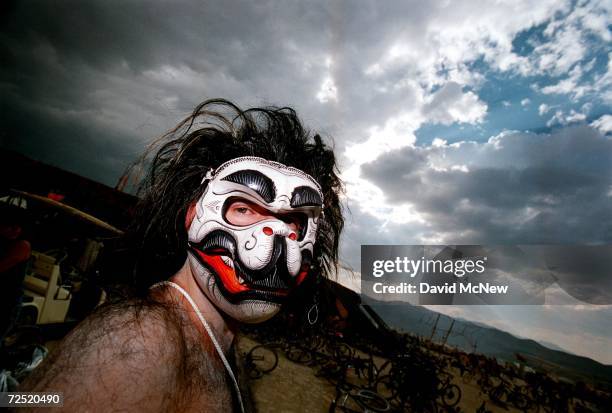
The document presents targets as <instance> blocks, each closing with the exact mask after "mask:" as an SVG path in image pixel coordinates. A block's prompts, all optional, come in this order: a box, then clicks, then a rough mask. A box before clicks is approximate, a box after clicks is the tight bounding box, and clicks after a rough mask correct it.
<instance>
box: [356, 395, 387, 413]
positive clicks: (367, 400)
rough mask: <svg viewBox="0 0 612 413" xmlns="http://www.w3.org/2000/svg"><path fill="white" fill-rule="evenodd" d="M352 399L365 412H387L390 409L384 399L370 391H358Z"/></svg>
mask: <svg viewBox="0 0 612 413" xmlns="http://www.w3.org/2000/svg"><path fill="white" fill-rule="evenodd" d="M353 398H354V399H355V400H356V401H357V403H359V404H360V405H361V406H363V407H364V408H365V409H366V411H373V412H387V411H389V409H390V406H389V402H388V401H387V400H385V398H384V397H382V396H380V395H379V394H377V393H375V392H373V391H370V390H359V392H357V394H356V395H354V396H353Z"/></svg>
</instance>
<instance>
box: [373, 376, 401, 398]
mask: <svg viewBox="0 0 612 413" xmlns="http://www.w3.org/2000/svg"><path fill="white" fill-rule="evenodd" d="M374 390H376V393H377V394H379V395H381V396H382V397H384V398H385V399H387V400H391V399H395V397H397V393H398V391H397V383H396V382H395V381H394V380H393V378H392V377H391V376H389V375H386V376H381V377H379V378H378V379H377V380H376V382H375V383H374Z"/></svg>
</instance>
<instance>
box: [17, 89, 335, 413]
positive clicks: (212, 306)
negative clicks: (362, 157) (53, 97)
mask: <svg viewBox="0 0 612 413" xmlns="http://www.w3.org/2000/svg"><path fill="white" fill-rule="evenodd" d="M161 145H162V146H161V148H160V149H159V150H158V151H157V153H156V154H155V156H154V157H153V160H152V162H151V164H150V169H149V173H148V176H147V178H146V179H145V180H144V184H143V185H142V187H141V199H142V201H141V202H140V204H139V206H138V208H137V213H136V218H135V222H134V225H133V226H132V228H131V231H130V236H129V240H130V244H131V245H132V248H133V251H134V256H135V267H134V277H133V280H132V282H131V286H132V287H133V288H132V291H133V293H132V294H131V295H130V298H127V299H125V300H122V301H121V302H119V303H115V304H112V305H109V306H107V307H105V308H102V309H100V310H98V311H97V312H96V313H94V314H93V315H92V316H90V317H88V318H87V319H86V320H84V321H83V322H82V323H81V324H80V325H79V326H78V327H77V328H75V330H74V331H72V332H71V333H70V334H69V335H68V336H67V337H66V338H65V339H64V341H63V342H62V343H61V345H60V346H59V348H58V349H57V350H56V351H55V352H53V353H52V354H51V355H50V356H49V358H48V359H47V360H46V361H45V362H44V363H43V365H41V367H40V368H39V369H38V370H37V371H35V372H34V373H33V375H32V376H31V377H30V378H29V379H28V380H27V382H26V383H24V384H23V386H22V387H21V388H20V390H23V391H26V390H27V391H61V392H63V394H64V406H65V407H66V408H67V409H68V410H71V411H114V410H122V411H130V412H131V411H146V412H151V411H164V412H166V411H227V410H231V409H234V410H236V411H240V410H241V409H242V403H241V398H240V394H239V389H238V388H237V386H236V385H235V376H234V373H233V371H232V368H231V366H230V365H229V363H228V362H227V358H226V354H227V352H228V350H229V349H230V347H231V345H232V341H233V338H234V335H235V333H236V331H237V329H238V326H239V325H240V323H257V322H261V321H264V320H267V319H269V318H270V317H272V316H274V315H275V314H276V313H277V312H278V311H279V309H280V307H281V305H282V304H283V303H284V302H286V301H287V300H288V299H289V298H290V297H291V294H292V293H293V292H294V291H295V289H296V288H297V287H298V286H299V285H300V284H301V283H302V282H303V281H304V280H305V279H306V278H308V277H318V276H324V277H325V276H329V275H330V274H331V273H332V271H333V270H334V269H335V265H336V262H337V255H338V239H339V235H340V232H341V230H342V226H343V219H342V214H341V209H340V202H339V193H340V192H341V189H342V188H341V182H340V180H339V178H338V176H337V174H336V171H337V169H336V165H335V158H334V154H333V152H332V150H331V149H330V148H329V147H328V146H326V145H325V144H324V143H323V142H322V140H321V138H320V137H319V136H318V135H315V136H314V137H312V136H311V135H310V134H309V133H308V132H307V131H306V130H304V128H303V127H302V125H301V123H300V121H299V119H298V117H297V116H296V114H295V112H294V111H293V110H292V109H289V108H280V109H279V108H263V109H261V108H256V109H249V110H246V111H243V110H241V109H239V108H238V107H236V106H235V105H233V104H232V103H230V102H227V101H224V100H212V101H207V102H204V103H202V104H200V105H199V106H198V107H197V108H196V109H195V110H194V112H193V114H192V115H191V116H189V117H188V118H187V119H185V120H184V121H183V122H181V123H180V124H179V125H178V126H177V127H176V128H175V129H173V130H172V131H170V132H169V133H168V134H167V135H166V136H165V138H164V139H163V141H162V143H161Z"/></svg>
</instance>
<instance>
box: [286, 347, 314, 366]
mask: <svg viewBox="0 0 612 413" xmlns="http://www.w3.org/2000/svg"><path fill="white" fill-rule="evenodd" d="M285 355H286V356H287V358H288V359H289V360H291V361H293V362H295V363H300V364H309V363H310V362H312V358H313V357H312V353H311V352H310V351H309V350H304V349H301V348H299V347H292V348H290V349H287V351H286V352H285Z"/></svg>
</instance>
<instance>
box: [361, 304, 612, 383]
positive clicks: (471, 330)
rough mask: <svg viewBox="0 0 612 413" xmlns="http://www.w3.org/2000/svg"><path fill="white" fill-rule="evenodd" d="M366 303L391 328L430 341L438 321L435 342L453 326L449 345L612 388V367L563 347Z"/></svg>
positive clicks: (420, 311) (421, 310)
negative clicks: (521, 359) (554, 347)
mask: <svg viewBox="0 0 612 413" xmlns="http://www.w3.org/2000/svg"><path fill="white" fill-rule="evenodd" d="M364 303H367V304H369V305H370V306H371V307H372V308H373V309H374V310H375V311H376V312H377V313H378V314H379V315H380V317H381V318H382V319H383V320H384V321H385V322H386V323H387V324H388V325H389V326H390V327H392V328H395V329H398V330H401V331H405V332H408V333H412V334H416V335H419V336H422V337H426V338H429V337H431V335H432V332H433V327H434V324H435V323H436V319H437V325H436V329H435V334H434V335H433V340H434V341H436V342H441V341H443V339H444V336H445V335H446V332H447V331H448V330H449V328H450V326H451V324H453V328H452V330H451V333H450V334H449V336H448V339H447V344H448V345H450V346H453V347H457V348H460V349H462V350H464V351H466V352H474V351H475V352H477V353H481V354H484V355H487V356H492V357H495V358H497V359H501V360H505V361H516V353H519V354H520V355H521V356H522V357H524V358H525V359H526V360H527V364H528V365H529V366H531V367H533V368H535V369H540V370H542V369H543V370H546V371H548V372H552V373H555V374H556V375H558V376H560V377H565V378H567V379H570V380H573V381H579V380H582V381H588V382H595V383H599V384H600V385H604V386H605V387H607V388H612V366H608V365H604V364H601V363H599V362H597V361H595V360H592V359H590V358H588V357H583V356H578V355H575V354H569V353H567V352H565V351H563V350H561V349H560V348H559V349H552V348H549V347H547V346H544V345H542V344H540V343H538V342H536V341H534V340H531V339H526V338H519V337H515V336H513V335H512V334H510V333H507V332H505V331H501V330H499V329H496V328H493V327H489V326H486V325H484V324H481V323H474V322H470V321H467V320H463V319H458V318H457V319H453V318H452V317H448V316H446V315H442V314H439V313H437V312H435V311H431V310H429V309H427V308H425V307H421V306H413V305H411V304H409V303H404V302H393V303H387V302H385V303H383V302H380V301H376V300H373V299H371V298H366V297H364ZM438 315H439V318H438ZM546 344H548V343H546ZM553 346H554V345H550V347H553Z"/></svg>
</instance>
